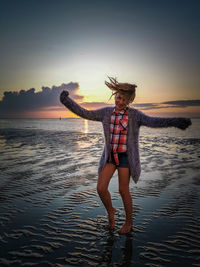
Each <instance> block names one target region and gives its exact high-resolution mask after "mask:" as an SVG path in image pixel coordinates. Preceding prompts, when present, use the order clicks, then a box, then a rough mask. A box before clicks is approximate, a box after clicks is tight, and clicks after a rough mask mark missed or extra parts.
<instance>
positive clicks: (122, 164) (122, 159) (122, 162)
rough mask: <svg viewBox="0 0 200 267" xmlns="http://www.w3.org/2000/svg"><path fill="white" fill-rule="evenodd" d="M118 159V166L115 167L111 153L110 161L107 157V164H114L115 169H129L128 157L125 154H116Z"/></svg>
mask: <svg viewBox="0 0 200 267" xmlns="http://www.w3.org/2000/svg"><path fill="white" fill-rule="evenodd" d="M118 159H119V165H116V163H115V159H114V155H113V152H111V161H110V156H109V158H108V160H107V163H111V164H114V165H116V167H119V168H129V163H128V155H127V153H126V152H123V153H118Z"/></svg>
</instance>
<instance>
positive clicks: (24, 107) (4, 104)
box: [0, 82, 200, 118]
mask: <svg viewBox="0 0 200 267" xmlns="http://www.w3.org/2000/svg"><path fill="white" fill-rule="evenodd" d="M78 89H79V84H78V83H73V82H70V83H68V84H65V83H63V84H61V85H60V86H52V87H51V88H49V87H42V90H41V91H39V92H36V90H35V89H34V88H31V89H29V90H26V91H25V90H21V91H19V92H7V91H6V92H4V96H3V98H2V100H1V101H0V117H1V118H6V117H16V116H17V115H18V114H19V115H20V117H21V115H22V114H23V113H25V112H30V111H37V110H43V109H46V108H48V107H49V108H50V109H51V110H56V109H60V107H61V106H62V104H61V103H60V99H59V98H60V97H59V96H60V93H61V92H62V91H63V90H68V91H69V93H70V96H71V97H72V98H73V99H75V100H78V101H79V102H81V101H82V100H83V96H81V95H78V94H77V91H78ZM81 105H82V106H83V107H85V108H88V109H96V108H101V107H105V106H110V104H107V103H104V102H92V103H88V102H82V103H81ZM190 106H200V100H177V101H167V102H162V103H145V104H134V107H136V108H139V109H140V110H154V109H162V108H171V107H181V108H182V107H190Z"/></svg>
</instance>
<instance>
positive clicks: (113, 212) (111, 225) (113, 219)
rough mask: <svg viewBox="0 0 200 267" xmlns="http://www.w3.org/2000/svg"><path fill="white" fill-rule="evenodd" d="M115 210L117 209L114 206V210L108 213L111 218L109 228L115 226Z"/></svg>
mask: <svg viewBox="0 0 200 267" xmlns="http://www.w3.org/2000/svg"><path fill="white" fill-rule="evenodd" d="M115 212H116V209H115V208H113V209H112V212H110V213H109V214H108V220H109V228H110V229H111V230H113V229H114V228H115Z"/></svg>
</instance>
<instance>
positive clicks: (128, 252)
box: [119, 234, 133, 267]
mask: <svg viewBox="0 0 200 267" xmlns="http://www.w3.org/2000/svg"><path fill="white" fill-rule="evenodd" d="M132 240H133V239H132V236H131V235H129V234H127V236H126V240H125V247H124V249H123V259H122V263H121V264H120V265H119V266H126V267H129V266H131V259H132V251H133V249H132V248H133V245H132Z"/></svg>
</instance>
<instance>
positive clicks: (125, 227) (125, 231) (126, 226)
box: [119, 222, 133, 235]
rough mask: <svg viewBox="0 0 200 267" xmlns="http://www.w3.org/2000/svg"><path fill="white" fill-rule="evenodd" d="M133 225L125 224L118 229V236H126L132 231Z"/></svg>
mask: <svg viewBox="0 0 200 267" xmlns="http://www.w3.org/2000/svg"><path fill="white" fill-rule="evenodd" d="M132 227H133V224H132V223H128V222H125V224H124V225H123V226H122V227H121V228H120V230H119V234H121V235H124V234H128V233H129V232H130V231H131V230H132Z"/></svg>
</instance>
